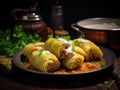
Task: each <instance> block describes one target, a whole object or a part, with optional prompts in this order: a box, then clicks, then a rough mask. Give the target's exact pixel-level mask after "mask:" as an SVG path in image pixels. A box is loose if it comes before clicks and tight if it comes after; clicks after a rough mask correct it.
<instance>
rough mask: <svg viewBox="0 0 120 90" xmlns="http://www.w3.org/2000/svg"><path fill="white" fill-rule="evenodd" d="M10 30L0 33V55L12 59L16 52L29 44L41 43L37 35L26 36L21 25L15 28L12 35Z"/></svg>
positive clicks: (40, 38)
mask: <svg viewBox="0 0 120 90" xmlns="http://www.w3.org/2000/svg"><path fill="white" fill-rule="evenodd" d="M11 31H12V30H11V29H7V30H5V31H0V48H1V49H0V54H1V55H3V54H4V55H7V56H8V57H12V56H13V55H14V54H15V53H16V52H17V51H19V50H21V49H23V48H24V46H25V45H27V44H29V43H35V42H40V41H42V37H40V36H39V35H38V34H36V33H34V34H26V33H25V32H24V31H23V27H22V26H21V25H18V26H15V28H14V30H13V34H11Z"/></svg>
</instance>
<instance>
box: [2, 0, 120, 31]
mask: <svg viewBox="0 0 120 90" xmlns="http://www.w3.org/2000/svg"><path fill="white" fill-rule="evenodd" d="M36 2H38V5H37V12H38V13H39V14H40V15H41V16H42V17H43V20H44V21H45V22H46V23H47V25H48V26H51V19H50V15H51V8H52V5H53V3H54V2H55V0H1V1H0V30H5V29H7V28H12V27H13V26H14V19H13V17H11V11H12V10H13V9H15V8H23V9H25V8H29V7H30V6H34V5H35V4H36ZM60 2H62V5H63V11H64V27H65V29H68V30H69V29H71V28H70V25H71V24H72V23H76V22H77V21H79V20H82V19H85V18H92V17H115V18H120V14H119V3H118V2H117V1H116V0H60Z"/></svg>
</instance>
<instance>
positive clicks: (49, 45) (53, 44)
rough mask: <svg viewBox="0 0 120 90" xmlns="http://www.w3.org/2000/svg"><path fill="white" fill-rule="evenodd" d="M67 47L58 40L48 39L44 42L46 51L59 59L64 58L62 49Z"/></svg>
mask: <svg viewBox="0 0 120 90" xmlns="http://www.w3.org/2000/svg"><path fill="white" fill-rule="evenodd" d="M67 47H68V44H66V43H64V42H60V41H59V40H58V39H55V38H50V39H48V40H47V41H46V42H45V48H46V50H49V51H50V52H52V53H53V54H55V55H56V56H57V57H58V58H59V59H62V58H64V57H63V56H62V55H64V54H62V53H63V51H64V49H66V48H67Z"/></svg>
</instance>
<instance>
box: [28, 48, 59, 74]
mask: <svg viewBox="0 0 120 90" xmlns="http://www.w3.org/2000/svg"><path fill="white" fill-rule="evenodd" d="M30 64H31V65H32V66H33V67H34V68H36V69H37V70H39V71H42V72H51V71H55V70H57V69H58V68H59V67H60V65H61V63H60V61H59V60H58V58H57V57H56V56H55V55H54V54H52V53H51V52H49V51H47V50H43V49H41V50H37V51H33V52H32V54H31V57H30Z"/></svg>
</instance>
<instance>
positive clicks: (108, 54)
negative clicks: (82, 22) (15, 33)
mask: <svg viewBox="0 0 120 90" xmlns="http://www.w3.org/2000/svg"><path fill="white" fill-rule="evenodd" d="M100 48H101V50H102V51H103V54H104V55H103V57H102V58H101V60H103V61H104V62H105V65H106V66H105V67H104V68H102V69H100V70H97V71H93V72H88V73H82V74H52V73H44V72H40V71H33V70H29V69H26V68H24V67H22V66H21V63H22V58H21V56H22V51H19V52H17V53H16V54H15V55H14V57H13V64H14V65H15V66H16V67H17V68H19V69H20V70H22V71H25V72H27V73H29V74H31V75H33V76H34V75H35V77H38V78H40V79H42V80H50V81H58V80H59V81H71V80H72V81H82V82H83V81H87V82H89V81H90V82H91V81H92V82H95V81H97V79H98V80H101V78H102V79H106V78H107V77H109V75H110V74H111V73H112V69H113V64H114V62H115V59H116V56H115V54H114V53H113V52H112V51H111V50H109V49H107V48H105V47H100Z"/></svg>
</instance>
